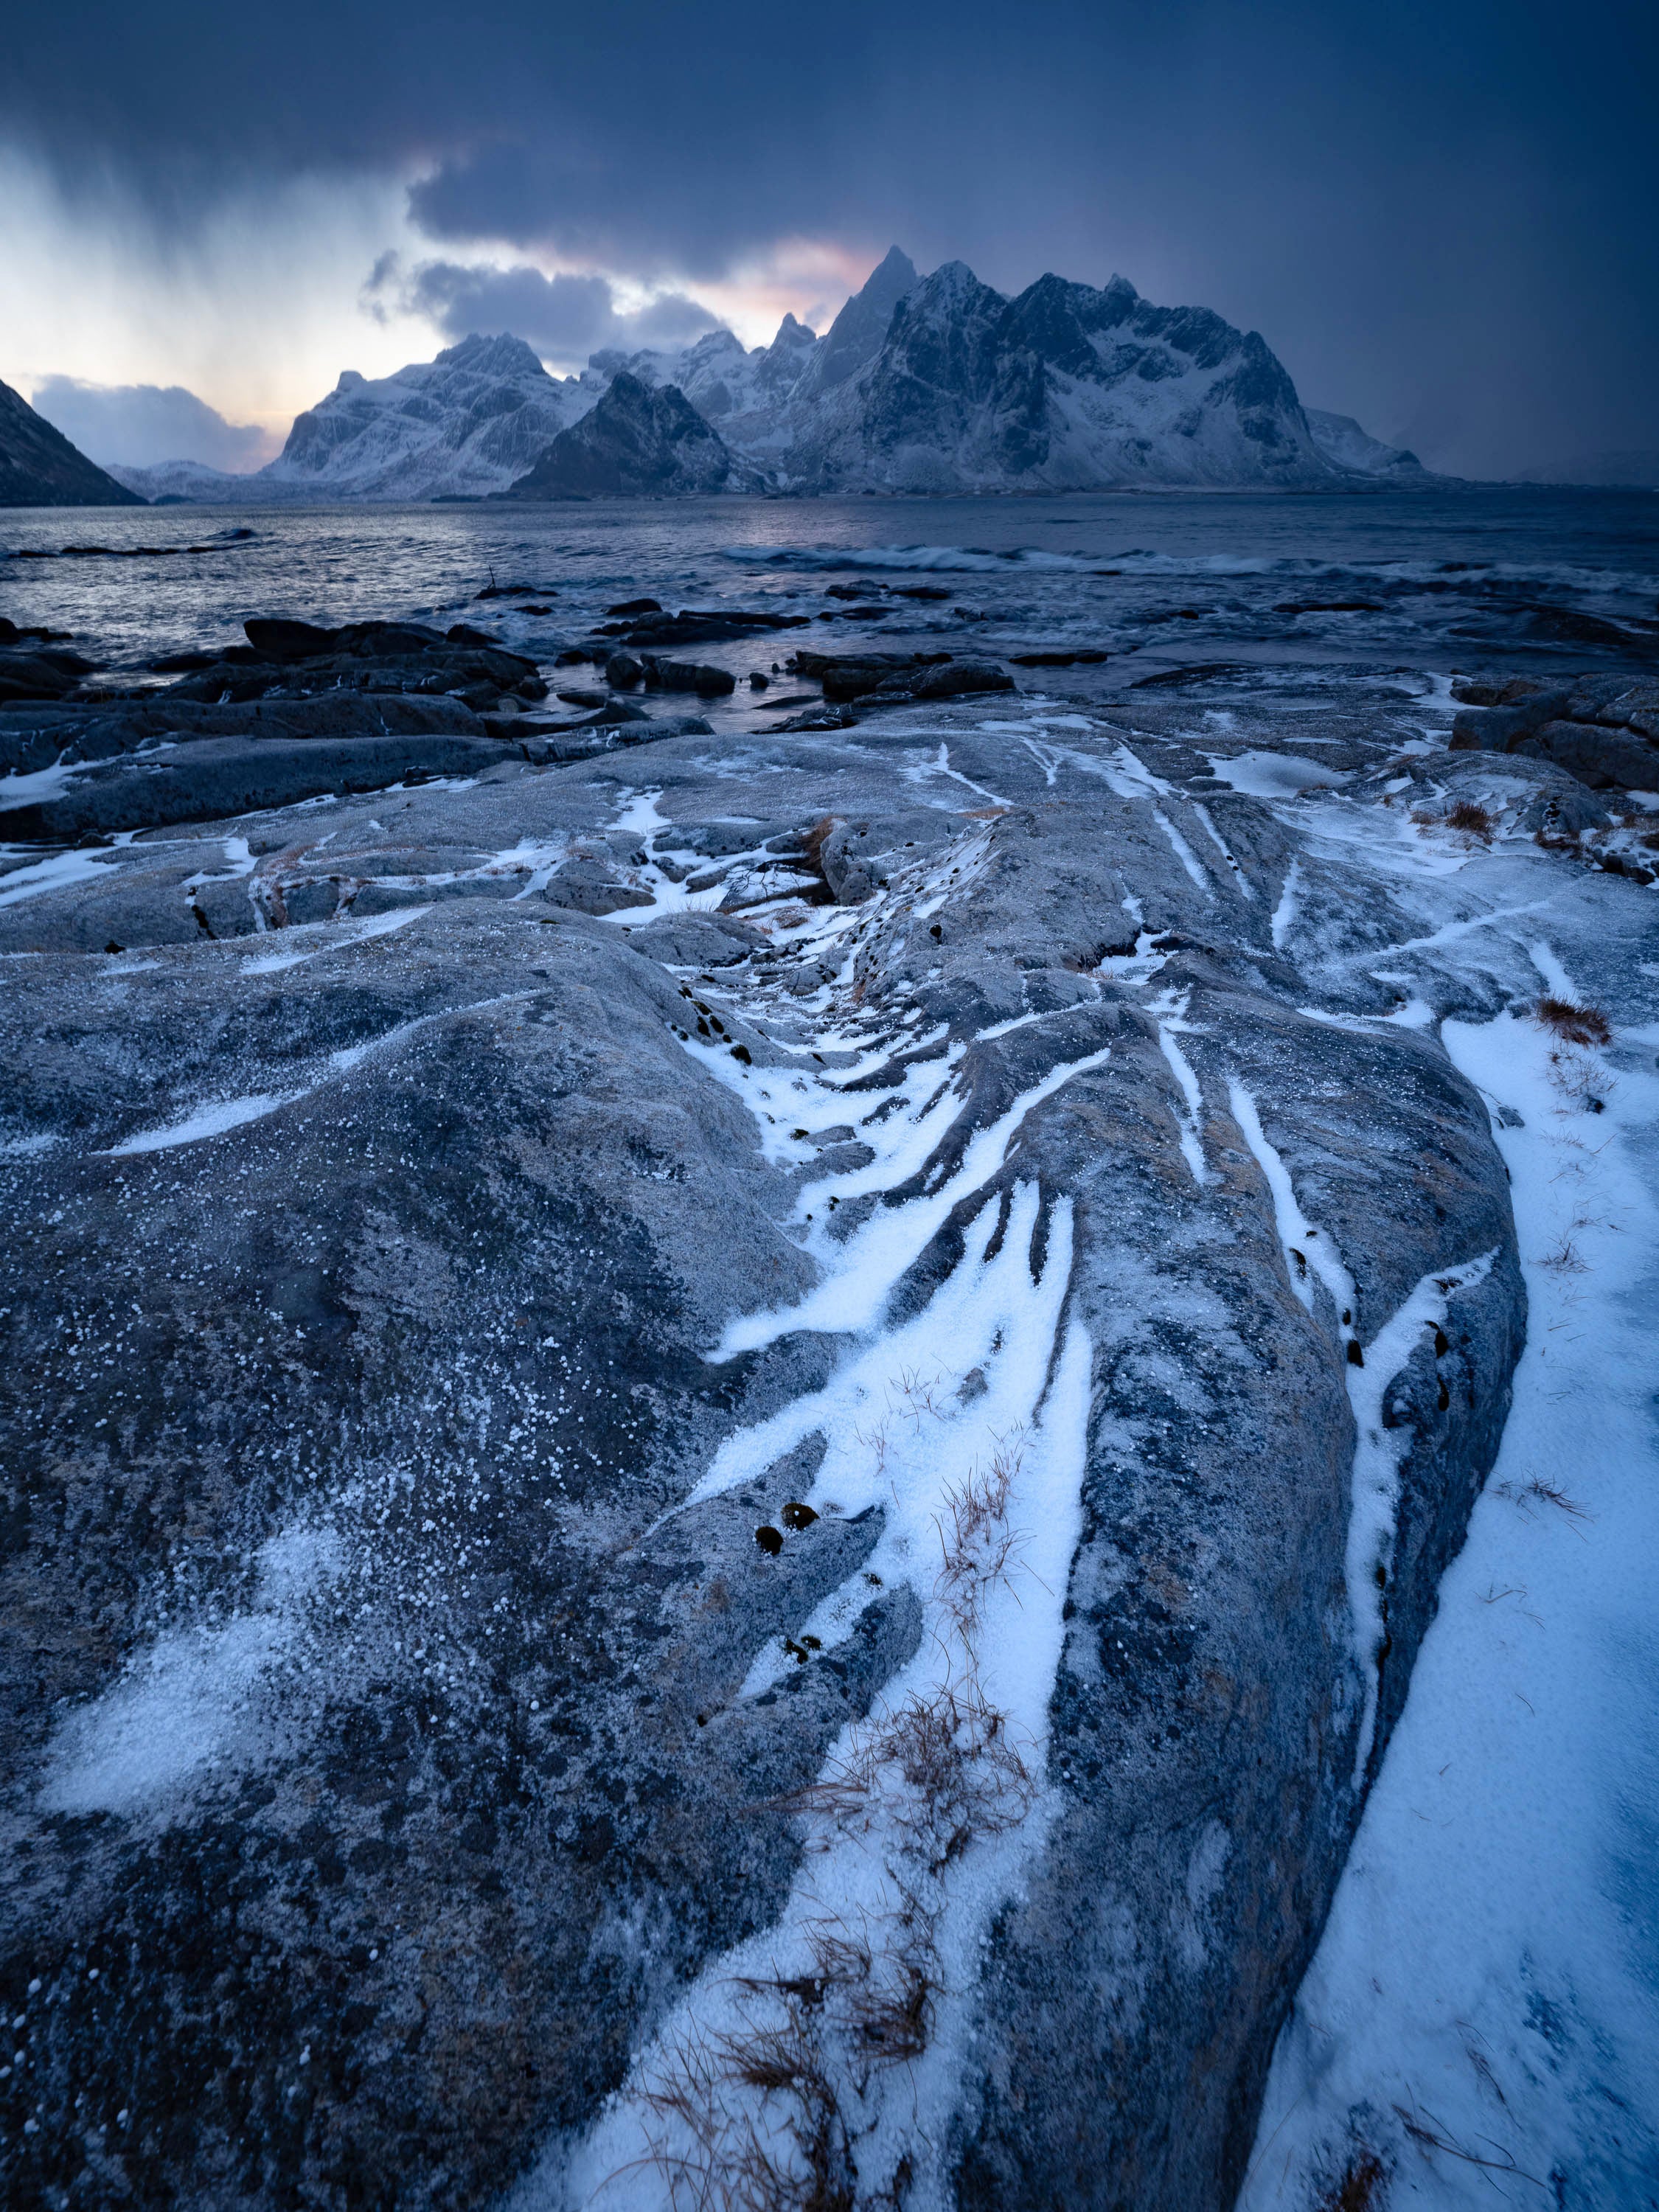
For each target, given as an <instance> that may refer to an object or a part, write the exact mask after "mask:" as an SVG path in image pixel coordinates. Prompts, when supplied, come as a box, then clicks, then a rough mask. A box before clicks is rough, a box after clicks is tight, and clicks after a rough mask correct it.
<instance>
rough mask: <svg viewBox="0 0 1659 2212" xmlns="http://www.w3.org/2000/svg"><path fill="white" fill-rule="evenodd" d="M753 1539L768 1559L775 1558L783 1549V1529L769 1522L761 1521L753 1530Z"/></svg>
mask: <svg viewBox="0 0 1659 2212" xmlns="http://www.w3.org/2000/svg"><path fill="white" fill-rule="evenodd" d="M755 1541H756V1542H757V1544H758V1545H759V1546H760V1547H761V1549H762V1551H763V1552H764V1553H765V1554H766V1556H767V1558H768V1559H776V1557H777V1556H778V1553H780V1552H781V1550H782V1549H783V1531H782V1529H781V1528H773V1527H772V1525H771V1523H770V1522H763V1523H762V1524H761V1526H760V1527H759V1528H757V1529H756V1531H755Z"/></svg>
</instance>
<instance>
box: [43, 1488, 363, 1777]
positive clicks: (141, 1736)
mask: <svg viewBox="0 0 1659 2212" xmlns="http://www.w3.org/2000/svg"><path fill="white" fill-rule="evenodd" d="M341 1571H342V1559H341V1555H340V1547H339V1542H338V1539H337V1537H336V1536H335V1534H334V1532H333V1531H332V1530H331V1529H330V1528H326V1527H314V1526H311V1525H307V1524H303V1523H301V1524H297V1525H295V1527H293V1528H288V1529H285V1530H284V1531H283V1533H282V1534H280V1535H276V1536H273V1537H272V1538H271V1539H270V1541H269V1542H268V1543H266V1544H265V1545H264V1546H263V1547H262V1548H261V1550H260V1553H259V1557H258V1589H257V1593H256V1595H257V1602H256V1605H255V1607H254V1609H253V1610H252V1611H251V1612H248V1613H239V1614H237V1615H236V1616H235V1617H234V1618H233V1619H232V1620H228V1621H226V1622H224V1623H223V1624H222V1625H219V1626H206V1627H200V1628H179V1629H172V1630H169V1631H167V1632H166V1633H165V1634H163V1635H162V1636H161V1637H159V1638H157V1639H156V1641H155V1643H154V1644H152V1645H151V1647H150V1648H149V1650H148V1651H147V1652H145V1653H144V1654H143V1656H142V1657H141V1658H138V1659H137V1660H135V1661H134V1662H132V1663H131V1665H130V1666H129V1667H128V1668H127V1669H126V1671H125V1674H123V1676H122V1678H121V1679H120V1680H119V1681H118V1682H117V1683H116V1684H115V1686H113V1687H112V1689H109V1690H107V1691H106V1692H104V1694H103V1695H102V1696H101V1697H100V1698H98V1699H94V1702H93V1703H92V1704H91V1705H88V1706H85V1707H83V1708H82V1710H81V1711H77V1712H75V1713H73V1714H71V1715H70V1718H69V1719H68V1720H67V1721H65V1722H64V1724H63V1726H62V1728H61V1729H59V1730H58V1735H57V1737H56V1739H55V1740H54V1741H53V1743H52V1748H51V1750H50V1752H49V1753H48V1755H47V1764H46V1776H45V1778H44V1781H43V1783H42V1785H41V1790H40V1802H41V1805H42V1807H43V1808H44V1809H45V1810H46V1811H47V1812H53V1813H68V1814H88V1813H116V1814H125V1815H128V1816H131V1815H132V1814H137V1813H141V1812H146V1811H149V1810H151V1809H152V1808H155V1807H157V1806H158V1805H163V1804H165V1803H166V1802H167V1801H168V1800H171V1799H176V1798H178V1797H179V1796H180V1795H181V1794H182V1793H183V1792H185V1790H187V1789H188V1788H189V1786H190V1785H191V1784H193V1783H196V1782H197V1781H200V1780H202V1779H204V1778H210V1777H211V1776H214V1775H223V1774H226V1773H227V1772H233V1773H234V1772H237V1771H246V1768H247V1767H248V1766H249V1765H254V1764H257V1763H258V1760H259V1759H261V1758H262V1757H263V1756H264V1754H265V1753H266V1752H267V1751H268V1750H269V1749H270V1748H271V1747H273V1745H274V1732H273V1721H274V1716H273V1714H272V1712H271V1711H270V1702H269V1699H268V1697H267V1692H268V1690H269V1688H270V1676H271V1674H272V1673H273V1671H274V1670H275V1669H276V1668H277V1667H278V1666H279V1665H280V1664H281V1662H283V1660H284V1659H285V1658H286V1657H288V1656H289V1655H290V1654H291V1653H292V1651H293V1650H294V1648H295V1645H296V1644H297V1643H298V1642H299V1639H300V1637H301V1631H302V1627H303V1625H304V1615H305V1608H306V1606H307V1602H308V1601H309V1600H310V1598H311V1596H312V1595H313V1592H315V1591H317V1590H318V1589H321V1588H324V1587H325V1586H326V1585H327V1584H328V1583H331V1582H332V1581H333V1580H335V1579H336V1578H337V1576H338V1575H339V1573H340V1572H341Z"/></svg>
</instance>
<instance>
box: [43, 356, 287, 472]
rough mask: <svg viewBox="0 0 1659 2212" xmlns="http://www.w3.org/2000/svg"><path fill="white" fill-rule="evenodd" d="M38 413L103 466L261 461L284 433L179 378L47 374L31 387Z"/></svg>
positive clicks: (235, 467)
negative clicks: (234, 415)
mask: <svg viewBox="0 0 1659 2212" xmlns="http://www.w3.org/2000/svg"><path fill="white" fill-rule="evenodd" d="M30 400H31V404H32V405H33V407H34V409H35V411H36V412H37V413H38V414H41V415H44V416H46V420H47V422H50V423H52V425H53V426H54V427H55V428H58V429H59V430H61V431H62V432H63V434H64V436H65V437H66V438H67V439H68V440H69V441H70V444H71V445H74V446H78V447H80V448H81V451H82V453H85V454H86V455H87V457H88V459H90V460H94V461H96V462H97V463H98V464H99V465H100V467H101V468H107V467H109V465H111V463H112V462H113V463H114V464H116V465H117V466H125V467H128V468H141V469H142V468H149V467H150V466H151V465H153V464H155V462H157V461H205V462H206V463H207V465H208V466H209V467H210V468H215V469H227V470H229V471H233V472H245V471H248V470H251V469H257V468H261V467H263V466H264V463H265V462H267V461H268V460H270V459H273V458H274V457H275V455H276V453H279V452H280V451H281V449H282V440H281V439H280V438H277V437H275V436H273V435H272V434H271V432H270V431H269V430H267V429H264V428H260V427H259V426H258V424H257V423H252V422H226V420H225V418H224V416H222V414H221V413H220V412H219V410H218V409H217V408H216V407H210V406H209V405H208V404H207V403H206V401H205V400H202V399H198V398H197V397H196V394H195V393H194V392H186V391H185V388H184V386H183V385H181V384H169V385H165V386H164V385H159V384H88V383H84V382H82V380H81V379H80V378H78V377H73V376H48V377H46V378H44V379H42V380H41V381H40V383H38V384H37V385H36V386H35V387H34V390H33V392H32V394H31V395H30Z"/></svg>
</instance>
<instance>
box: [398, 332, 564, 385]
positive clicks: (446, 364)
mask: <svg viewBox="0 0 1659 2212" xmlns="http://www.w3.org/2000/svg"><path fill="white" fill-rule="evenodd" d="M432 366H433V367H434V368H440V367H441V368H465V369H469V370H471V372H472V373H473V374H475V375H480V376H514V375H518V376H546V375H547V370H546V368H544V366H543V363H542V357H541V356H540V355H539V354H538V352H537V351H536V349H535V348H534V347H533V346H532V345H529V344H527V343H526V342H525V340H524V339H523V338H520V337H513V333H512V332H511V331H498V332H496V333H495V335H494V336H493V337H485V336H483V334H482V333H481V332H479V331H469V332H468V333H467V335H466V337H464V338H461V339H459V341H458V342H457V343H455V344H454V345H453V346H446V347H445V348H444V349H443V351H442V352H441V354H440V355H439V356H438V357H437V359H436V360H435V362H433V364H432ZM401 373H402V372H400V374H401ZM548 381H549V382H550V383H551V382H552V379H551V378H548Z"/></svg>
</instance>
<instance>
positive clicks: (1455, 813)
mask: <svg viewBox="0 0 1659 2212" xmlns="http://www.w3.org/2000/svg"><path fill="white" fill-rule="evenodd" d="M1446 827H1447V829H1462V830H1463V831H1464V832H1465V833H1466V834H1467V835H1468V836H1471V837H1482V838H1489V837H1490V836H1492V831H1493V830H1494V829H1496V828H1497V827H1498V818H1497V817H1496V816H1495V815H1494V814H1493V813H1492V811H1491V809H1490V808H1489V807H1485V806H1482V805H1480V804H1479V803H1478V802H1477V801H1476V800H1474V799H1459V800H1458V802H1457V804H1456V805H1455V806H1453V807H1451V808H1449V810H1448V811H1447V815H1446Z"/></svg>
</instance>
